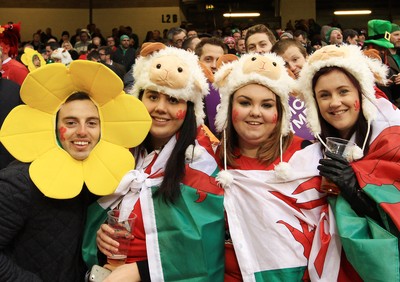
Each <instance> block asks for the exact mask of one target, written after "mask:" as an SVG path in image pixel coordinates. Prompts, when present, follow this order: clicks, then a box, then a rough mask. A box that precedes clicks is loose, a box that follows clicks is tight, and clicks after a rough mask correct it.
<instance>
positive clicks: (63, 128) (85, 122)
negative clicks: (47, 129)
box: [57, 100, 100, 161]
mask: <svg viewBox="0 0 400 282" xmlns="http://www.w3.org/2000/svg"><path fill="white" fill-rule="evenodd" d="M57 137H58V139H59V140H60V142H61V146H62V147H63V149H64V150H65V151H67V152H68V153H69V154H70V155H71V157H73V158H74V159H76V160H78V161H82V160H84V159H86V158H87V157H88V156H89V154H90V152H91V151H92V150H93V148H94V147H95V146H96V144H97V143H98V142H99V139H100V117H99V112H98V110H97V107H96V106H95V105H94V103H93V102H92V101H91V100H74V101H71V102H68V103H66V104H64V105H62V106H61V108H60V110H59V112H58V119H57Z"/></svg>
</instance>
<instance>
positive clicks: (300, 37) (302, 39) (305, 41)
mask: <svg viewBox="0 0 400 282" xmlns="http://www.w3.org/2000/svg"><path fill="white" fill-rule="evenodd" d="M295 39H296V40H297V41H299V42H300V43H301V44H303V45H306V44H307V40H306V39H305V38H304V37H303V35H301V34H300V35H299V36H296V37H295Z"/></svg>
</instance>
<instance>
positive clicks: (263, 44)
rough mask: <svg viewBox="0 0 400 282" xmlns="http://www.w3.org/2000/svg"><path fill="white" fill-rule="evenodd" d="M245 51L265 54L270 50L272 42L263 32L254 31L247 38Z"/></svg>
mask: <svg viewBox="0 0 400 282" xmlns="http://www.w3.org/2000/svg"><path fill="white" fill-rule="evenodd" d="M246 47H247V52H249V53H258V54H265V53H268V52H270V51H271V49H272V43H271V41H270V40H269V37H268V35H267V34H265V33H255V34H253V35H251V36H249V37H248V38H247V46H246Z"/></svg>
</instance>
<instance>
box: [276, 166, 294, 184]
mask: <svg viewBox="0 0 400 282" xmlns="http://www.w3.org/2000/svg"><path fill="white" fill-rule="evenodd" d="M274 171H275V175H276V178H278V179H281V180H287V179H289V176H290V174H291V173H292V172H293V171H292V167H291V165H290V164H288V163H286V162H280V163H279V164H277V165H276V166H275V168H274Z"/></svg>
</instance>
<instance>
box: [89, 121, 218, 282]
mask: <svg viewBox="0 0 400 282" xmlns="http://www.w3.org/2000/svg"><path fill="white" fill-rule="evenodd" d="M175 144H176V137H175V136H174V137H172V138H171V140H170V141H169V142H168V143H167V144H166V145H165V146H164V148H163V149H162V150H161V152H160V154H159V155H158V157H157V159H156V161H155V162H154V163H153V165H152V167H151V172H150V173H148V174H147V173H145V172H144V171H143V169H141V168H145V167H147V166H148V165H149V163H150V162H151V160H152V159H153V157H154V155H153V154H154V152H152V153H151V154H149V155H148V156H145V157H139V158H138V161H137V168H136V169H135V170H133V171H130V172H129V173H128V174H127V175H126V176H125V177H124V178H123V180H122V181H121V183H120V185H119V186H118V188H117V190H116V192H115V193H114V194H113V195H111V196H107V197H103V198H101V199H100V200H98V202H97V203H96V205H93V206H92V207H90V208H91V210H90V211H89V218H88V222H87V229H86V233H85V241H84V248H83V256H84V258H85V261H86V262H87V264H88V266H90V265H92V264H95V263H97V248H96V242H95V239H96V231H97V230H98V227H99V224H102V223H104V219H105V217H104V213H105V210H107V209H110V208H114V207H115V206H117V205H119V208H120V209H121V213H122V214H121V217H126V216H128V215H129V213H130V212H131V211H132V209H133V206H134V205H135V203H136V201H137V200H138V199H139V198H140V204H141V208H142V214H143V221H144V227H145V233H146V248H147V256H148V263H149V269H150V276H151V280H152V281H210V282H211V281H223V277H224V234H225V223H224V209H223V190H222V189H221V188H220V187H218V185H217V183H216V181H215V176H216V174H217V173H218V171H219V170H218V166H217V163H216V161H215V159H214V158H213V151H212V148H211V144H210V142H209V139H208V137H207V136H206V135H204V132H203V129H201V128H199V130H198V137H197V140H196V144H195V146H191V147H189V148H188V150H187V154H186V155H187V156H192V157H190V158H189V159H188V160H187V165H186V173H185V177H184V179H183V181H182V184H181V196H180V197H179V198H178V199H177V200H176V201H175V202H174V203H173V204H172V203H165V202H164V201H163V200H162V199H160V198H159V197H155V196H153V193H154V191H156V189H157V187H158V186H159V185H160V184H161V182H162V179H163V170H164V166H165V164H166V161H167V160H168V158H169V156H170V154H171V151H172V149H173V148H174V146H175ZM188 153H189V154H188Z"/></svg>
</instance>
